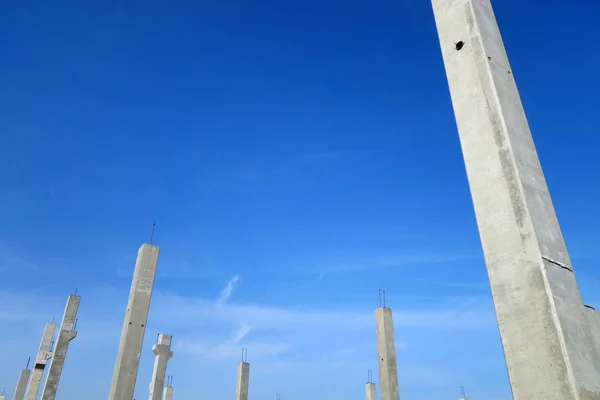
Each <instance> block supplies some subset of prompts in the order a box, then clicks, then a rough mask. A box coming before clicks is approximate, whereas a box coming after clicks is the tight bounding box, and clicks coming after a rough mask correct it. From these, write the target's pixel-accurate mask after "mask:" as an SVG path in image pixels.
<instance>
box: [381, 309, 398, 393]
mask: <svg viewBox="0 0 600 400" xmlns="http://www.w3.org/2000/svg"><path fill="white" fill-rule="evenodd" d="M375 328H376V332H377V355H378V357H377V363H378V365H379V396H380V400H399V399H400V393H399V392H398V371H397V369H396V342H395V341H394V323H393V321H392V310H391V309H390V308H387V307H381V308H378V309H376V310H375Z"/></svg>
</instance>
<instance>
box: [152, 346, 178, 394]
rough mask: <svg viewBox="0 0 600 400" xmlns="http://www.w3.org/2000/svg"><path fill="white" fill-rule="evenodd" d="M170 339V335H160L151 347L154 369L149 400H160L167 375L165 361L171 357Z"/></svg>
mask: <svg viewBox="0 0 600 400" xmlns="http://www.w3.org/2000/svg"><path fill="white" fill-rule="evenodd" d="M171 339H172V337H171V335H167V334H160V335H158V340H157V341H156V344H155V345H154V347H152V351H153V352H154V354H155V355H156V357H155V358H154V369H153V370H152V380H151V381H150V400H162V396H163V388H164V386H165V375H166V374H167V361H169V360H170V359H171V357H173V352H172V351H171Z"/></svg>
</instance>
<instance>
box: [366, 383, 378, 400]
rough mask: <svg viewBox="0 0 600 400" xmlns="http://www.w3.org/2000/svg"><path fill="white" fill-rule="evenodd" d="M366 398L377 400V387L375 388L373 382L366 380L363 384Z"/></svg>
mask: <svg viewBox="0 0 600 400" xmlns="http://www.w3.org/2000/svg"><path fill="white" fill-rule="evenodd" d="M365 389H366V392H367V393H366V394H367V397H366V399H367V400H377V389H376V388H375V384H374V383H373V382H367V383H366V385H365Z"/></svg>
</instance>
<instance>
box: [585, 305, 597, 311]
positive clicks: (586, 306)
mask: <svg viewBox="0 0 600 400" xmlns="http://www.w3.org/2000/svg"><path fill="white" fill-rule="evenodd" d="M583 306H584V307H585V308H591V309H592V310H595V308H594V307H592V306H588V305H587V304H584V305H583Z"/></svg>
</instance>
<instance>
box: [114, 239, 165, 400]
mask: <svg viewBox="0 0 600 400" xmlns="http://www.w3.org/2000/svg"><path fill="white" fill-rule="evenodd" d="M158 252H159V248H158V246H154V245H151V244H143V245H142V246H141V247H140V248H139V250H138V255H137V260H136V263H135V270H134V273H133V280H132V282H131V290H130V291H129V299H128V300H127V310H126V312H125V321H124V322H123V329H122V331H121V340H120V342H119V349H118V352H117V360H116V362H115V369H114V372H113V377H112V382H111V385H110V392H109V395H108V399H109V400H131V399H132V398H133V393H134V389H135V381H136V379H137V373H138V367H139V363H140V353H141V351H142V342H143V341H144V333H145V331H146V321H147V319H148V310H149V308H150V299H151V297H152V289H153V287H154V276H155V274H156V264H157V263H158Z"/></svg>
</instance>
